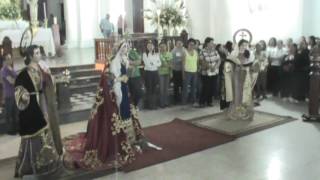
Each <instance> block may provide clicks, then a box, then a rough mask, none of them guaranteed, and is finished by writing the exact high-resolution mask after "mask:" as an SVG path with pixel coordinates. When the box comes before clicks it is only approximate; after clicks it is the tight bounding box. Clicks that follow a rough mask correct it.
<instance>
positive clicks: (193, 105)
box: [192, 103, 200, 107]
mask: <svg viewBox="0 0 320 180" xmlns="http://www.w3.org/2000/svg"><path fill="white" fill-rule="evenodd" d="M192 107H200V105H199V103H193V104H192Z"/></svg>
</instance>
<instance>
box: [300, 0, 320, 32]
mask: <svg viewBox="0 0 320 180" xmlns="http://www.w3.org/2000/svg"><path fill="white" fill-rule="evenodd" d="M303 9H304V14H303V15H304V17H303V22H304V23H303V34H304V35H306V36H310V35H315V36H318V37H319V36H320V24H319V19H320V1H319V0H306V1H305V2H304V8H303Z"/></svg>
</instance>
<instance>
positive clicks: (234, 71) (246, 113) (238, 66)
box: [223, 39, 259, 120]
mask: <svg viewBox="0 0 320 180" xmlns="http://www.w3.org/2000/svg"><path fill="white" fill-rule="evenodd" d="M247 48H248V41H247V40H244V39H242V40H240V42H239V44H238V46H237V47H236V48H235V50H234V51H233V52H232V53H231V54H230V55H229V56H228V57H227V60H226V62H225V63H224V67H223V68H224V69H223V74H224V80H225V82H224V84H225V89H224V91H223V92H224V93H225V101H226V102H227V104H228V105H229V107H228V109H227V110H226V112H227V116H228V118H229V119H230V120H252V118H253V115H254V111H253V106H254V103H253V98H252V97H253V95H252V91H253V87H254V85H255V82H256V79H257V77H258V72H259V64H258V63H256V62H254V61H253V59H254V58H253V57H252V56H253V55H250V51H249V50H248V49H247Z"/></svg>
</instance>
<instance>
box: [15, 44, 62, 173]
mask: <svg viewBox="0 0 320 180" xmlns="http://www.w3.org/2000/svg"><path fill="white" fill-rule="evenodd" d="M40 58H41V54H40V49H39V47H38V46H36V45H32V46H30V47H29V48H28V50H27V54H26V59H25V64H26V65H27V67H25V68H24V69H22V70H21V72H20V73H19V75H18V76H17V78H16V81H15V101H16V104H17V107H18V110H19V111H18V116H19V134H20V136H21V143H20V148H19V153H18V157H17V162H16V169H15V177H23V176H24V175H33V176H41V175H43V174H49V173H53V172H54V171H56V170H58V168H59V167H60V156H61V155H62V153H63V147H62V142H61V136H60V128H59V120H58V118H59V117H58V114H57V110H56V107H55V92H54V84H53V81H52V79H51V77H50V75H49V74H47V73H45V72H44V71H43V70H42V69H41V67H40V66H39V64H38V63H39V60H40Z"/></svg>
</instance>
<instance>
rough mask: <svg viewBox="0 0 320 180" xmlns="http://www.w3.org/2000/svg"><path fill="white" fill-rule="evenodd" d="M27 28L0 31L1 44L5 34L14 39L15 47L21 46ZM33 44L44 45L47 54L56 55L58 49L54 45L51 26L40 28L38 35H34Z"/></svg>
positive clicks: (13, 44)
mask: <svg viewBox="0 0 320 180" xmlns="http://www.w3.org/2000/svg"><path fill="white" fill-rule="evenodd" d="M24 31H25V29H6V30H2V31H0V44H1V43H2V40H3V38H4V37H5V36H8V37H9V38H10V40H11V41H12V47H13V48H19V46H20V40H21V37H22V34H23V32H24ZM32 44H35V45H39V46H43V48H44V50H45V52H46V54H47V55H48V54H49V53H50V54H51V55H52V56H54V55H55V54H56V49H55V46H54V39H53V35H52V30H51V29H50V28H39V29H38V32H37V33H36V35H35V36H34V37H33V41H32Z"/></svg>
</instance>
